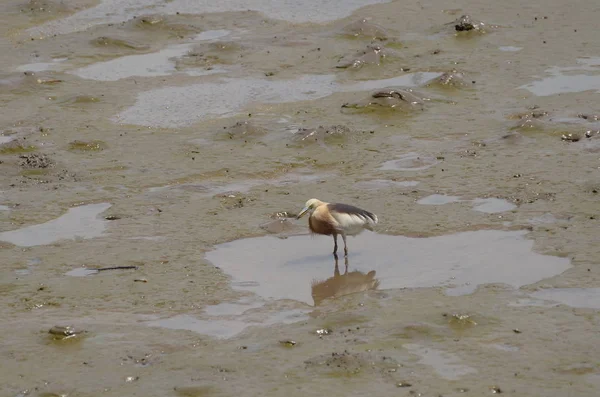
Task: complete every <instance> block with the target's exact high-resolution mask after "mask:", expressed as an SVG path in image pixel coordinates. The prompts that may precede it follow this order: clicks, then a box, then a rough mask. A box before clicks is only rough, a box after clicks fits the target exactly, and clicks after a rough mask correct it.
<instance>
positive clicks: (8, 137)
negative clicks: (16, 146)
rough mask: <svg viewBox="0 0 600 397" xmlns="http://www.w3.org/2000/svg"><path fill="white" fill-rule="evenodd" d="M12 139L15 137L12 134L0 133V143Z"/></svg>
mask: <svg viewBox="0 0 600 397" xmlns="http://www.w3.org/2000/svg"><path fill="white" fill-rule="evenodd" d="M13 139H15V137H14V136H10V135H9V136H6V135H0V145H1V144H3V143H8V142H10V141H12V140H13Z"/></svg>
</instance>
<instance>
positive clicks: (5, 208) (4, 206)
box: [0, 205, 10, 211]
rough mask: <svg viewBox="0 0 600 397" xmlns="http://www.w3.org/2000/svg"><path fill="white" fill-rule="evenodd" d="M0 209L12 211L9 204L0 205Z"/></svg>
mask: <svg viewBox="0 0 600 397" xmlns="http://www.w3.org/2000/svg"><path fill="white" fill-rule="evenodd" d="M0 211H10V207H9V206H8V205H0Z"/></svg>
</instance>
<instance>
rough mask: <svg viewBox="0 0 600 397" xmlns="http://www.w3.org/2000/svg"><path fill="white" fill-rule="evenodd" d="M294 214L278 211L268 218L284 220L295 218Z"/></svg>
mask: <svg viewBox="0 0 600 397" xmlns="http://www.w3.org/2000/svg"><path fill="white" fill-rule="evenodd" d="M296 215H297V214H296V213H295V212H293V211H279V212H274V213H272V214H271V215H270V216H269V217H270V218H271V219H286V218H295V217H296Z"/></svg>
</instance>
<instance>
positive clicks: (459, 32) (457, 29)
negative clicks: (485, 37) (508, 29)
mask: <svg viewBox="0 0 600 397" xmlns="http://www.w3.org/2000/svg"><path fill="white" fill-rule="evenodd" d="M496 27H497V26H495V25H488V24H486V23H484V22H482V21H480V20H477V19H475V18H473V17H472V16H471V15H469V14H463V15H461V16H460V17H458V18H456V19H455V20H454V21H452V22H448V23H446V24H444V25H443V26H442V28H440V29H438V30H437V31H438V32H442V31H446V32H448V33H450V32H451V33H454V34H455V35H456V36H457V37H470V36H473V35H480V34H485V33H489V32H491V31H492V30H493V29H494V28H496Z"/></svg>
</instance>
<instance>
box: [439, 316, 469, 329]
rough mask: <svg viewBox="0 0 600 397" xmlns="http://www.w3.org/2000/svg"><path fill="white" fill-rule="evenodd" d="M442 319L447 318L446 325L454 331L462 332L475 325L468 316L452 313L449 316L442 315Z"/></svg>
mask: <svg viewBox="0 0 600 397" xmlns="http://www.w3.org/2000/svg"><path fill="white" fill-rule="evenodd" d="M444 317H448V324H449V325H450V327H451V328H454V329H459V330H463V329H466V328H470V327H473V326H475V325H477V322H476V321H475V320H473V319H472V317H471V315H469V314H461V313H454V314H452V315H450V316H448V315H447V314H444Z"/></svg>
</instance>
